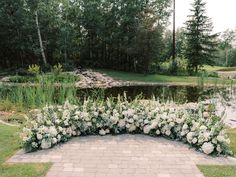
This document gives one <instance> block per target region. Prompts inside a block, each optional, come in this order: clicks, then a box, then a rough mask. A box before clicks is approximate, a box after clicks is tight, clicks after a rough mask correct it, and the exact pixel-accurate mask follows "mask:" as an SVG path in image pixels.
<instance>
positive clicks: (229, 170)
mask: <svg viewBox="0 0 236 177" xmlns="http://www.w3.org/2000/svg"><path fill="white" fill-rule="evenodd" d="M198 168H199V169H200V171H201V172H202V173H203V174H204V176H205V177H235V174H236V166H219V165H198Z"/></svg>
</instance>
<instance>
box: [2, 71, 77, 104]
mask: <svg viewBox="0 0 236 177" xmlns="http://www.w3.org/2000/svg"><path fill="white" fill-rule="evenodd" d="M55 78H56V77H44V75H38V76H37V79H38V84H34V85H32V84H29V83H28V84H24V85H18V86H4V85H1V86H0V100H1V102H2V103H8V105H9V107H6V108H5V109H11V106H12V105H16V106H17V107H20V108H36V107H41V106H44V105H46V104H62V103H64V102H65V100H70V101H72V102H74V103H75V102H76V101H78V99H77V88H76V86H75V81H76V80H75V77H63V76H62V77H57V79H55ZM57 81H63V83H60V84H59V83H58V84H57Z"/></svg>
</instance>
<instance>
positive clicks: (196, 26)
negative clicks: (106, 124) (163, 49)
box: [185, 0, 218, 73]
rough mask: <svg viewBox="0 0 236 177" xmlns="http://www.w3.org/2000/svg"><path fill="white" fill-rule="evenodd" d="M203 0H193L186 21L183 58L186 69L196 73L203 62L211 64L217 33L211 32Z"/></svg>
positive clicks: (210, 23) (211, 27) (210, 24)
mask: <svg viewBox="0 0 236 177" xmlns="http://www.w3.org/2000/svg"><path fill="white" fill-rule="evenodd" d="M205 6H206V3H205V1H204V0H194V3H193V9H192V10H191V11H192V12H193V14H191V15H190V16H189V20H188V21H187V22H186V49H185V58H187V59H188V70H189V72H190V73H193V72H195V73H197V72H198V70H199V68H201V67H203V65H204V64H208V65H213V64H214V62H213V58H214V57H215V52H216V47H217V40H216V39H217V36H218V35H217V34H212V29H213V26H212V22H211V20H210V19H209V18H208V17H207V16H206V9H205Z"/></svg>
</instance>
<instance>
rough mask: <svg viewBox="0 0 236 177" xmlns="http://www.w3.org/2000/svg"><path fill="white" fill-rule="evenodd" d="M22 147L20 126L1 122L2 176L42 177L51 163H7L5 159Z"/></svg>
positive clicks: (0, 153) (0, 172) (0, 156)
mask: <svg viewBox="0 0 236 177" xmlns="http://www.w3.org/2000/svg"><path fill="white" fill-rule="evenodd" d="M18 149H20V140H19V128H16V127H10V126H6V125H2V124H0V176H1V177H13V176H14V177H15V176H18V177H42V176H45V175H46V173H47V171H48V170H49V168H50V167H51V165H50V164H17V165H16V164H6V163H5V161H6V160H7V159H8V158H9V157H10V156H12V155H13V154H14V153H15V152H16V151H17V150H18Z"/></svg>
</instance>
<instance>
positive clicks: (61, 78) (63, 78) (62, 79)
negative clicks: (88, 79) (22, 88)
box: [9, 73, 80, 83]
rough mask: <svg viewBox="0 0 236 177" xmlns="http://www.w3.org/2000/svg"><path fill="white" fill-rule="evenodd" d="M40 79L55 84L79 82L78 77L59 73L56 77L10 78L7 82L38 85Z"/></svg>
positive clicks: (52, 75) (44, 75)
mask: <svg viewBox="0 0 236 177" xmlns="http://www.w3.org/2000/svg"><path fill="white" fill-rule="evenodd" d="M42 78H43V79H44V80H49V81H51V82H57V83H73V82H74V81H79V80H80V78H79V76H77V75H73V74H69V73H61V74H58V75H54V74H52V73H48V74H41V75H38V76H12V77H10V78H9V81H10V82H13V83H40V81H41V79H42Z"/></svg>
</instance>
